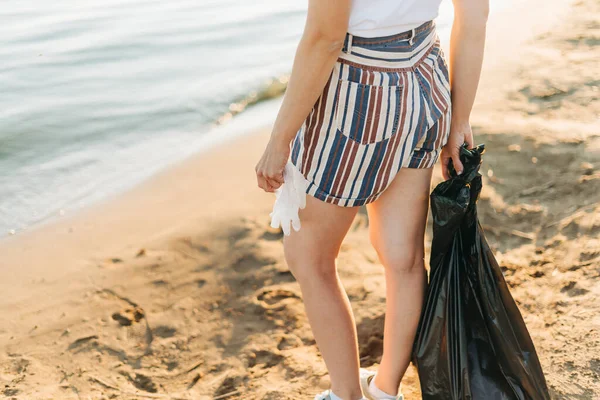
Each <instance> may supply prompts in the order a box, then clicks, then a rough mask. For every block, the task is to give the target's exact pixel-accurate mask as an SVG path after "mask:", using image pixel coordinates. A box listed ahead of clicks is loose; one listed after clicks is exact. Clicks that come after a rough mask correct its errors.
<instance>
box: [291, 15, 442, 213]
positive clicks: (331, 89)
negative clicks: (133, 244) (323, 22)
mask: <svg viewBox="0 0 600 400" xmlns="http://www.w3.org/2000/svg"><path fill="white" fill-rule="evenodd" d="M407 35H409V33H401V34H398V35H392V36H387V37H381V38H360V37H353V38H352V39H353V40H352V41H351V43H352V45H351V46H350V48H348V47H347V46H346V45H345V46H344V50H343V51H342V52H341V53H340V55H339V58H338V60H337V62H336V64H335V67H334V69H333V72H332V74H331V76H330V78H329V80H328V82H327V84H326V85H325V88H324V89H323V92H322V94H321V96H320V97H319V99H318V100H317V102H316V103H315V105H314V107H313V109H312V111H311V112H310V114H309V115H308V117H307V118H306V120H305V121H304V123H303V125H302V127H301V128H300V130H299V131H298V133H297V134H296V137H295V139H294V141H293V143H292V151H291V162H292V163H293V164H294V165H295V166H296V167H297V168H298V169H299V170H300V171H301V172H302V175H303V176H304V177H305V178H306V179H307V180H308V182H309V185H308V189H307V193H308V194H310V195H312V196H314V197H316V198H318V199H320V200H323V201H326V202H328V203H332V204H337V205H340V206H345V207H350V206H360V205H363V204H366V203H369V202H372V201H375V200H376V199H377V198H378V197H379V196H380V195H381V194H382V193H383V191H384V190H385V189H386V188H387V187H388V185H389V184H390V183H391V181H392V180H393V178H394V177H395V175H396V173H397V172H398V171H399V170H400V168H403V167H404V168H430V167H432V166H433V165H434V164H435V162H436V161H437V159H438V157H439V154H440V152H441V148H442V147H443V146H444V144H445V143H446V141H447V140H448V135H449V132H450V120H451V100H450V84H449V79H448V69H447V65H446V61H445V59H444V55H443V53H442V50H441V48H440V44H439V38H438V36H437V33H436V31H435V24H434V23H433V22H432V21H430V22H428V23H425V24H423V25H421V26H420V27H419V28H417V29H416V34H415V36H414V37H413V38H412V40H408V36H407ZM347 42H348V41H347Z"/></svg>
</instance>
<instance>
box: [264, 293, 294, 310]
mask: <svg viewBox="0 0 600 400" xmlns="http://www.w3.org/2000/svg"><path fill="white" fill-rule="evenodd" d="M256 300H257V301H258V304H259V305H260V306H261V307H262V308H264V309H265V310H281V309H283V308H285V307H286V306H287V305H288V304H291V303H296V302H297V301H299V300H300V296H298V295H297V294H296V293H294V292H292V291H291V290H287V289H281V288H266V289H261V290H260V292H259V293H258V295H257V296H256Z"/></svg>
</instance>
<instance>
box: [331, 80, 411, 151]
mask: <svg viewBox="0 0 600 400" xmlns="http://www.w3.org/2000/svg"><path fill="white" fill-rule="evenodd" d="M337 89H338V90H337V92H338V96H337V100H338V101H337V105H336V126H337V129H339V131H340V132H341V133H342V134H343V135H344V136H347V137H348V138H350V139H352V140H354V141H355V142H358V143H360V144H369V143H375V142H379V141H382V140H385V139H388V138H390V137H391V136H393V135H394V134H395V133H396V132H397V131H398V124H399V120H400V103H401V102H400V99H401V97H402V86H400V85H394V86H377V85H368V84H364V83H358V82H353V81H348V80H344V79H340V80H339V81H338V88H337Z"/></svg>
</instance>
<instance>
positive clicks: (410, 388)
mask: <svg viewBox="0 0 600 400" xmlns="http://www.w3.org/2000/svg"><path fill="white" fill-rule="evenodd" d="M557 3H558V1H555V2H549V3H548V6H547V7H548V8H546V9H545V12H546V13H547V14H552V13H549V12H548V9H552V10H555V11H557V10H564V9H566V6H568V7H570V8H569V9H568V10H569V11H568V12H564V13H562V12H560V13H557V14H556V15H562V17H560V18H555V19H552V18H549V19H547V20H546V21H547V23H546V24H542V26H543V31H544V33H541V31H539V29H541V28H538V32H539V34H536V35H535V37H531V35H529V36H526V35H524V34H519V40H520V41H521V42H519V43H521V44H519V46H518V47H515V48H511V47H510V46H509V47H508V48H507V47H506V43H504V47H503V42H505V41H508V44H511V43H512V44H515V43H517V42H516V41H511V40H508V39H506V40H502V39H503V36H502V35H501V34H500V33H499V32H502V30H505V29H506V24H502V23H499V22H498V20H494V19H493V17H492V22H491V24H490V25H491V29H490V36H491V40H490V46H489V47H488V51H489V52H490V54H491V56H490V57H488V60H490V59H491V61H487V64H486V65H487V67H486V75H485V76H484V78H483V81H482V85H481V92H480V96H479V100H478V103H477V107H476V112H475V115H474V130H475V135H476V141H477V142H478V143H485V144H486V147H487V153H486V155H485V156H484V164H483V167H482V171H483V173H484V175H485V180H484V191H483V193H482V198H481V200H480V202H479V211H480V216H481V220H482V223H483V225H484V227H485V228H486V232H487V235H488V240H489V241H490V244H491V245H492V246H493V248H494V249H495V251H496V256H497V258H498V261H499V262H500V264H501V265H502V267H503V269H504V272H505V276H506V279H507V281H508V283H509V285H510V287H511V290H512V293H513V296H514V297H515V299H516V300H517V302H518V304H519V306H520V309H521V311H522V313H523V315H524V318H525V321H526V323H527V326H528V327H529V329H530V332H531V335H532V337H533V340H534V342H535V344H536V347H537V349H538V352H539V355H540V358H541V361H542V365H543V367H544V370H545V372H546V375H547V380H548V383H549V386H550V387H551V389H552V392H553V394H554V397H555V398H557V399H600V238H599V234H600V126H599V123H598V117H599V115H600V103H599V102H598V97H599V89H598V83H599V80H598V79H599V78H598V76H599V72H600V68H599V66H598V62H597V60H598V51H599V47H598V45H599V44H600V25H599V23H598V21H599V20H600V18H599V17H600V5H598V3H597V2H596V1H595V0H583V1H579V2H577V3H575V4H572V5H569V4H568V3H564V4H557ZM531 4H536V3H535V2H531ZM537 4H539V2H538V3H537ZM550 5H552V6H553V7H554V8H550ZM527 10H529V11H528V12H529V14H528V15H529V17H531V16H532V15H535V14H536V12H535V11H532V10H531V9H527V8H525V11H527ZM521 16H522V17H523V16H525V17H527V14H526V13H525V14H523V13H522V15H521ZM540 18H542V17H541V16H540ZM544 18H545V17H544ZM500 21H502V19H500ZM503 21H504V22H505V23H506V22H507V21H508V19H507V18H504V20H503ZM550 21H552V24H551V25H549V23H550ZM515 24H516V22H515ZM538 25H540V24H539V21H538ZM550 28H551V29H550ZM517 32H518V29H517ZM494 38H496V39H494ZM492 100H493V101H492ZM267 137H268V132H266V131H263V132H258V133H256V134H254V135H249V136H247V137H245V138H243V139H239V140H237V141H236V142H234V143H232V144H229V145H228V146H226V147H227V148H226V149H223V150H220V151H214V152H211V153H210V154H206V155H202V156H199V157H197V158H194V159H191V160H188V161H186V162H185V163H183V164H181V165H180V166H177V167H175V168H173V169H171V170H169V171H166V172H165V173H163V174H161V175H159V176H157V177H156V178H154V179H152V180H151V181H150V182H148V183H146V184H144V185H142V186H140V187H138V188H136V189H135V190H133V191H131V192H130V193H128V194H126V195H123V196H121V197H120V198H118V199H114V200H112V201H108V202H106V203H105V204H103V205H101V206H97V207H94V208H92V209H90V210H87V211H84V212H81V213H80V214H79V215H77V216H75V217H73V218H69V219H66V220H64V221H61V222H58V223H54V224H50V225H47V226H44V227H41V228H39V229H37V230H35V231H33V232H30V233H26V234H22V235H19V236H17V237H13V238H9V239H5V240H3V241H2V242H0V254H2V257H1V259H0V285H1V286H0V289H1V291H2V293H3V298H2V301H1V303H0V318H1V319H0V394H3V395H4V396H5V397H6V398H10V399H36V400H37V399H113V398H114V399H143V398H158V399H278V400H279V399H309V398H312V395H314V394H315V393H316V392H317V391H318V390H320V389H324V388H327V387H328V376H327V373H326V370H325V367H324V364H323V362H322V359H321V357H320V355H319V352H318V350H317V348H316V346H315V343H314V340H313V338H312V335H311V332H310V328H309V326H308V323H307V320H306V317H305V315H304V313H303V307H302V303H301V294H300V291H299V288H298V285H297V284H296V283H295V282H294V279H293V277H292V276H291V274H290V273H289V272H288V270H287V268H286V266H285V262H284V260H283V254H282V247H281V234H280V232H277V231H273V230H271V229H270V228H269V227H268V222H269V221H268V212H269V210H270V207H271V205H272V201H273V197H272V195H268V194H264V193H261V192H260V191H259V190H257V189H256V187H255V183H254V179H253V166H254V163H255V162H256V160H257V159H258V157H259V155H260V152H261V151H262V148H263V146H264V143H265V141H266V140H267ZM232 160H235V162H233V163H232ZM440 179H441V178H440V173H439V169H438V168H436V172H435V182H434V184H435V183H437V182H439V181H440ZM363 211H364V210H361V212H360V213H359V215H358V216H357V218H356V221H355V224H354V226H353V227H352V229H351V232H350V233H349V235H348V237H347V239H346V240H345V242H344V245H343V247H342V252H341V254H340V256H339V259H338V265H339V269H340V273H341V276H342V279H343V282H344V285H345V286H346V288H347V290H348V293H349V296H350V298H351V301H352V304H353V307H354V310H355V313H356V317H357V323H358V332H359V340H360V356H361V362H362V365H363V366H365V367H373V368H374V367H376V366H377V363H378V361H379V357H380V355H381V347H382V340H381V339H382V333H383V320H384V298H383V297H382V295H381V293H383V285H384V280H383V274H382V268H381V266H380V265H379V263H378V261H377V258H376V255H375V252H374V251H373V250H372V248H371V247H370V245H369V243H368V237H367V232H366V227H367V226H368V219H367V216H366V214H365V213H364V212H363ZM427 235H428V236H427V242H429V241H430V239H431V236H430V229H428V234H427ZM403 385H404V387H405V396H406V398H407V399H409V400H410V399H418V398H420V396H419V389H418V379H417V374H416V371H415V370H414V369H413V368H412V367H411V368H410V369H409V372H408V374H407V376H406V377H405V379H404V382H403Z"/></svg>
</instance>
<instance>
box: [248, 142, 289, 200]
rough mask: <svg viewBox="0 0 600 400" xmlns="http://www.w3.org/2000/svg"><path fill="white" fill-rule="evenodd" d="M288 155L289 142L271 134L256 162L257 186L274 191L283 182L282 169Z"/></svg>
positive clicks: (267, 190) (266, 190)
mask: <svg viewBox="0 0 600 400" xmlns="http://www.w3.org/2000/svg"><path fill="white" fill-rule="evenodd" d="M289 156H290V144H289V142H288V143H286V141H285V140H283V141H282V140H277V138H276V137H275V136H272V138H271V140H269V143H268V144H267V147H266V149H265V152H264V153H263V155H262V157H261V158H260V160H259V161H258V164H256V168H254V170H255V171H256V180H257V182H258V187H260V188H261V189H263V190H264V191H265V192H274V191H275V189H277V188H279V187H280V186H281V185H282V184H283V170H284V169H285V164H287V160H288V157H289Z"/></svg>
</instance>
